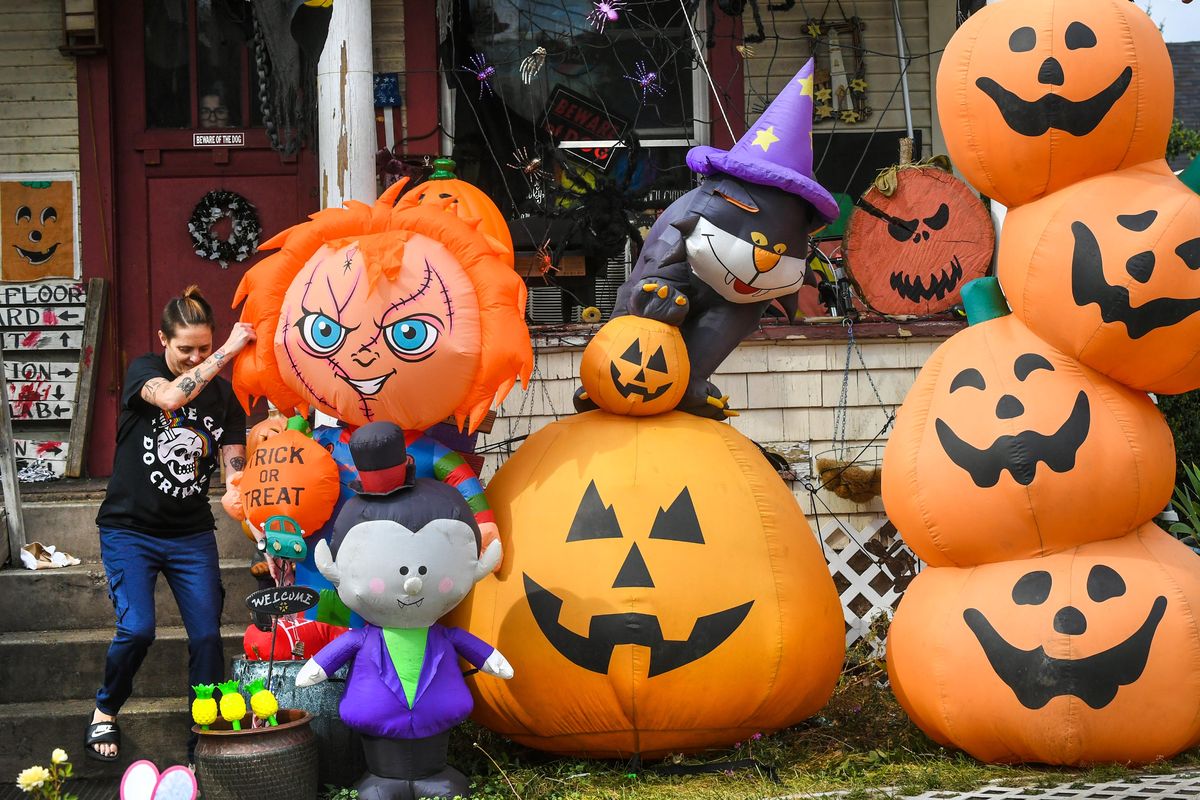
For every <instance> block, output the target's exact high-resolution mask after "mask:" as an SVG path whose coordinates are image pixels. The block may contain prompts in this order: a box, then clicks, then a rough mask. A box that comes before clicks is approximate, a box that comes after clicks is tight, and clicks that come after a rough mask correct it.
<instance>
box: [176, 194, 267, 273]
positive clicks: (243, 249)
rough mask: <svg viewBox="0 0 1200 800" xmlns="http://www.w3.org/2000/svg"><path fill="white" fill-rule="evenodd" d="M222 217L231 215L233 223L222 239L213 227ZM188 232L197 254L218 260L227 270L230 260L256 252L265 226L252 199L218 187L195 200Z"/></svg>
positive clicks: (243, 258)
mask: <svg viewBox="0 0 1200 800" xmlns="http://www.w3.org/2000/svg"><path fill="white" fill-rule="evenodd" d="M222 217H229V219H230V223H231V226H232V230H231V232H230V234H229V238H228V239H222V238H221V237H220V236H218V235H217V233H216V232H215V231H214V230H213V225H214V223H216V222H217V221H218V220H220V219H221V218H222ZM188 233H190V234H191V236H192V246H193V250H194V252H195V253H196V255H198V256H200V257H201V258H205V259H208V260H210V261H216V262H218V263H219V264H220V265H221V269H225V268H227V267H228V266H229V262H230V261H245V260H246V259H248V258H249V257H250V256H252V255H253V254H254V251H255V250H257V249H258V236H259V234H260V233H262V225H260V224H259V221H258V212H256V211H255V210H254V205H253V204H252V203H251V202H250V201H249V200H247V199H246V198H244V197H242V196H241V195H240V194H238V193H237V192H227V191H225V190H219V191H215V192H209V193H208V194H206V195H204V197H201V198H200V202H199V203H196V207H195V208H194V209H192V216H191V219H189V220H188Z"/></svg>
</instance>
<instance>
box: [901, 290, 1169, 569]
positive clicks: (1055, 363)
mask: <svg viewBox="0 0 1200 800" xmlns="http://www.w3.org/2000/svg"><path fill="white" fill-rule="evenodd" d="M984 281H991V282H992V283H993V284H994V281H995V279H994V278H986V279H984ZM1174 480H1175V447H1174V442H1173V440H1172V438H1171V431H1170V428H1168V427H1167V424H1166V422H1165V421H1164V420H1163V418H1162V415H1161V414H1160V413H1159V412H1158V409H1157V408H1155V406H1154V404H1153V403H1152V402H1151V401H1150V398H1148V397H1147V396H1146V395H1145V394H1143V393H1141V392H1136V391H1133V390H1131V389H1128V388H1126V387H1124V386H1121V385H1120V384H1117V383H1115V382H1113V381H1112V380H1110V379H1108V378H1106V377H1105V376H1103V375H1101V374H1099V373H1097V372H1095V371H1094V370H1091V369H1088V368H1087V367H1084V366H1082V365H1080V364H1079V363H1078V362H1076V361H1074V360H1073V359H1070V358H1067V357H1066V356H1064V355H1063V354H1062V353H1060V352H1058V351H1057V350H1055V349H1054V348H1052V347H1048V346H1047V345H1046V344H1045V343H1044V342H1042V341H1041V340H1040V339H1038V338H1037V337H1036V336H1034V335H1033V334H1032V333H1031V332H1030V331H1029V329H1028V328H1026V327H1025V326H1024V325H1022V324H1021V323H1020V321H1018V320H1017V319H1016V318H1015V317H1014V316H1012V315H1006V316H1002V317H1000V318H998V319H991V320H988V321H985V322H982V323H979V324H975V325H972V326H971V327H969V328H967V329H966V330H964V331H960V332H959V333H957V334H955V335H954V336H952V337H951V338H950V339H949V340H947V341H946V342H945V343H944V344H943V345H942V346H941V347H939V348H938V349H937V350H936V351H935V352H934V354H933V356H932V357H930V359H929V360H928V361H927V362H926V364H925V366H924V367H923V368H922V370H921V372H920V374H919V375H918V376H917V380H916V382H915V383H914V384H913V388H912V389H911V390H910V391H909V393H908V396H907V397H906V398H905V400H904V404H903V405H902V406H901V408H900V410H899V412H898V414H897V416H896V426H895V429H894V430H893V432H892V434H891V436H890V437H889V438H888V442H887V445H886V447H885V448H884V459H883V503H884V508H885V509H886V510H887V515H888V518H889V519H890V520H891V521H892V522H893V523H894V524H895V525H896V528H897V529H898V530H899V531H900V534H901V535H902V536H903V537H904V540H905V542H906V543H907V544H908V545H909V546H910V547H911V548H912V549H913V551H914V552H916V553H917V555H918V556H920V557H921V559H922V560H924V561H926V562H927V563H929V564H931V565H933V566H945V565H951V564H952V565H958V566H965V565H969V564H982V563H989V562H994V561H1005V560H1008V559H1021V558H1032V557H1034V556H1040V555H1046V554H1048V553H1053V552H1057V551H1061V550H1065V549H1068V548H1071V547H1075V546H1077V545H1080V544H1083V543H1085V542H1088V541H1092V540H1095V539H1103V538H1109V537H1114V536H1121V535H1123V534H1124V533H1125V532H1126V531H1129V530H1130V529H1132V528H1134V527H1136V526H1137V525H1139V524H1140V523H1142V522H1145V521H1146V520H1148V519H1150V518H1152V517H1153V516H1154V515H1155V514H1157V513H1158V512H1159V511H1161V510H1162V509H1163V508H1164V507H1165V506H1166V504H1167V502H1168V501H1169V499H1170V496H1171V491H1172V488H1173V485H1174ZM1085 498H1086V499H1085Z"/></svg>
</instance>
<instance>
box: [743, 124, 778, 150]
mask: <svg viewBox="0 0 1200 800" xmlns="http://www.w3.org/2000/svg"><path fill="white" fill-rule="evenodd" d="M778 141H779V137H778V136H776V135H775V126H774V125H768V126H767V127H765V128H763V129H761V130H759V131H756V132H755V134H754V141H753V142H751V143H750V144H752V145H758V146H759V147H761V148H762V149H763V152H764V153H765V152H767V150H768V149H770V147H771V145H773V144H775V143H776V142H778Z"/></svg>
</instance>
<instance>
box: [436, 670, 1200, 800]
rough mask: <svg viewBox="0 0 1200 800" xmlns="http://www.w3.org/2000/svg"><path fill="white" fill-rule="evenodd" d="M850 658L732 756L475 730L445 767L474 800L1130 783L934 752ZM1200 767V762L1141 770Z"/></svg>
mask: <svg viewBox="0 0 1200 800" xmlns="http://www.w3.org/2000/svg"><path fill="white" fill-rule="evenodd" d="M864 649H865V648H863V649H852V650H851V652H850V654H849V656H848V659H847V667H846V669H845V671H844V672H843V674H842V676H841V678H840V680H839V681H838V686H837V689H836V690H835V692H834V696H833V698H832V699H831V700H830V702H829V704H828V705H827V706H826V707H825V708H824V709H822V710H821V712H820V714H818V715H817V716H816V717H813V718H812V719H810V720H807V721H806V722H804V723H802V724H800V725H797V726H795V727H793V728H789V729H787V730H784V731H780V732H778V733H775V734H772V735H770V736H763V737H762V738H760V739H757V740H751V741H746V742H742V743H740V744H739V746H737V747H734V748H730V749H728V750H719V751H712V752H708V753H704V754H700V755H693V756H681V755H676V756H673V757H671V758H668V759H666V760H664V761H662V762H658V763H650V764H645V765H642V766H641V767H640V768H638V767H635V766H633V765H631V764H629V763H622V762H612V761H588V760H583V759H577V758H559V757H553V756H549V755H546V754H544V753H539V752H537V751H534V750H530V749H527V748H524V747H521V746H519V745H516V744H513V743H512V742H510V741H508V740H507V739H504V738H502V737H500V736H497V735H495V734H493V733H491V732H490V731H487V730H485V729H483V728H480V727H478V726H476V725H474V724H472V723H466V724H464V725H462V726H460V727H459V728H458V729H456V730H455V731H454V732H453V733H452V735H451V745H450V748H451V749H450V763H451V764H453V765H455V766H456V767H458V768H459V769H461V770H462V771H463V772H465V773H466V774H468V775H472V776H476V777H475V794H474V797H475V798H476V799H477V800H516V799H518V798H519V800H676V798H680V797H687V798H689V800H693V798H694V799H695V800H750V798H755V799H758V798H769V797H781V796H786V795H791V794H807V793H813V792H831V791H840V792H845V793H846V794H845V795H844V797H845V799H846V800H884V798H890V797H894V796H899V795H903V796H912V795H918V794H921V793H923V792H929V791H934V792H944V793H946V794H948V795H949V794H953V793H957V792H966V791H970V790H972V789H976V788H978V787H979V786H982V785H983V784H986V783H988V782H991V781H996V782H998V783H1001V784H1003V785H1006V786H1029V787H1039V788H1048V787H1050V786H1055V785H1058V784H1071V783H1078V784H1096V783H1104V782H1106V781H1113V780H1120V779H1121V778H1124V777H1128V776H1129V775H1131V774H1135V773H1134V771H1131V770H1130V769H1128V768H1126V767H1124V766H1121V765H1105V766H1098V767H1093V768H1091V769H1064V768H1052V767H1033V766H1003V765H991V764H984V763H981V762H979V761H976V760H975V759H973V758H971V757H970V756H967V755H965V754H963V753H961V752H957V751H953V750H946V749H945V748H942V747H940V746H938V745H937V744H935V743H934V742H932V741H930V740H929V739H928V738H926V736H925V735H924V734H922V733H921V731H920V730H918V729H917V727H916V726H915V725H913V724H912V723H911V722H909V720H908V718H907V717H906V716H905V714H904V712H903V711H902V710H901V708H900V706H899V705H898V704H897V703H896V700H895V698H894V697H893V696H892V694H891V692H890V691H889V690H888V689H887V688H886V686H885V681H886V677H887V675H886V671H885V670H884V667H883V664H882V662H880V661H878V660H876V659H872V658H870V657H867V656H865V654H864V652H863V651H864ZM741 759H752V760H754V761H757V762H758V763H760V764H763V765H765V766H767V767H770V768H773V769H774V771H775V773H776V776H777V777H778V782H775V781H772V780H771V779H770V778H769V777H768V776H767V775H766V774H765V773H761V772H759V771H756V770H753V769H743V770H738V771H730V772H724V771H717V772H704V773H698V774H692V775H670V774H665V773H664V771H665V770H669V769H671V768H673V767H679V766H689V765H708V764H719V763H720V762H724V761H732V760H741ZM1198 764H1200V751H1197V750H1193V751H1190V752H1189V753H1185V754H1183V755H1181V756H1179V757H1177V758H1176V759H1174V760H1172V761H1169V762H1163V763H1160V764H1155V765H1150V766H1149V767H1141V768H1138V771H1147V772H1155V771H1170V770H1173V769H1179V768H1183V767H1190V766H1196V765H1198Z"/></svg>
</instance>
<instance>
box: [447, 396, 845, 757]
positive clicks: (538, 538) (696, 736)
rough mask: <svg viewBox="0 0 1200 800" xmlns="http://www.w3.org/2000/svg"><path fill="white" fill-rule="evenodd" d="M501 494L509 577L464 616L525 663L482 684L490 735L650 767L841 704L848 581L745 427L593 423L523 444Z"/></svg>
mask: <svg viewBox="0 0 1200 800" xmlns="http://www.w3.org/2000/svg"><path fill="white" fill-rule="evenodd" d="M488 497H489V499H490V500H491V501H492V504H493V507H494V508H495V509H496V513H497V523H498V525H499V527H500V532H501V537H502V540H503V544H504V547H505V553H506V556H505V564H504V566H503V567H502V568H501V571H500V573H499V575H498V580H495V581H484V582H481V583H480V584H478V585H477V586H476V587H475V590H474V592H473V593H472V595H471V596H470V597H468V599H467V600H466V601H465V602H464V604H463V605H462V606H460V607H459V609H458V610H457V611H456V612H455V614H454V615H453V617H452V619H453V620H454V624H458V625H462V626H465V627H468V628H469V629H470V630H471V631H472V632H473V633H476V635H479V636H482V637H492V639H493V640H494V641H496V646H497V648H499V649H500V650H501V652H503V653H505V655H506V657H508V658H515V659H520V663H523V664H526V665H528V666H527V669H526V670H525V671H524V673H525V677H524V678H522V677H521V673H520V672H518V674H517V676H516V677H515V678H514V679H513V680H512V681H505V682H504V684H505V685H503V686H492V685H488V684H495V683H500V682H499V681H478V682H476V683H474V687H473V688H474V691H475V693H476V696H477V703H476V713H475V716H476V719H477V720H478V721H479V722H481V723H482V724H484V725H486V726H487V727H489V728H491V729H492V730H495V731H498V732H500V733H502V734H503V735H505V736H508V737H511V738H513V739H515V740H516V741H519V742H520V743H522V744H525V745H528V746H530V747H536V748H539V749H543V750H549V751H552V752H558V753H578V754H589V755H593V756H604V757H618V756H622V755H626V756H627V755H629V754H631V753H642V754H643V755H646V756H648V757H649V756H652V755H654V754H663V753H667V752H680V751H692V750H697V749H702V748H705V747H712V746H717V745H719V744H728V743H730V742H732V741H735V740H737V739H739V738H742V737H743V736H746V735H749V734H750V733H753V732H755V731H767V730H774V729H777V728H780V727H784V726H786V725H790V724H793V723H795V722H797V721H799V720H801V719H803V718H804V717H806V716H808V715H809V714H811V713H813V712H814V711H815V710H816V709H818V708H820V706H821V705H823V704H824V702H825V701H826V700H827V699H828V697H829V694H830V693H831V691H832V687H833V683H834V681H835V680H836V677H837V673H838V671H839V668H840V665H841V660H842V655H843V652H844V644H843V642H844V628H843V622H842V614H841V612H840V610H839V604H838V600H837V595H836V592H835V590H834V588H833V583H832V580H831V578H830V576H829V572H828V570H827V569H826V567H825V563H824V560H823V559H822V557H821V554H820V552H819V550H818V548H817V546H816V542H815V540H814V538H813V537H812V535H811V533H809V529H808V526H807V523H806V522H805V520H804V516H803V513H802V512H801V511H800V509H799V507H798V506H797V504H796V502H795V499H794V498H793V496H792V495H791V493H790V491H788V489H787V487H786V486H785V485H784V484H783V482H782V481H780V480H779V479H778V477H777V476H776V475H775V474H774V473H773V471H772V470H771V467H770V465H769V464H768V463H767V462H766V460H765V459H763V458H762V457H761V455H760V454H759V453H758V452H757V448H756V447H755V446H754V445H753V444H752V443H751V442H749V440H747V439H745V438H744V437H742V436H741V435H740V434H738V433H737V432H736V431H734V430H733V429H731V428H730V427H729V426H727V425H721V424H719V423H715V422H713V421H711V420H705V419H701V418H699V417H696V416H693V415H690V414H684V413H680V412H671V413H667V414H662V415H658V416H655V417H652V418H645V419H644V418H641V417H628V416H614V415H611V414H607V413H605V412H603V411H593V412H589V413H586V414H579V415H576V416H573V417H569V418H566V419H563V420H560V421H558V422H555V423H552V424H551V425H548V426H546V427H545V428H543V429H541V430H540V431H538V432H537V433H535V434H533V436H531V437H530V438H529V439H528V440H526V442H525V443H524V444H523V445H522V446H521V447H520V449H519V450H518V451H517V452H516V453H515V454H514V455H513V456H512V457H511V458H510V459H509V460H508V461H507V462H505V464H504V465H503V466H502V467H501V468H500V470H499V471H498V472H497V474H496V476H495V477H494V478H493V479H492V480H491V482H490V483H489V484H488ZM735 562H736V564H737V568H736V569H731V568H730V564H733V563H735ZM766 587H769V588H766ZM510 652H511V655H510ZM514 663H517V662H516V661H514Z"/></svg>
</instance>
